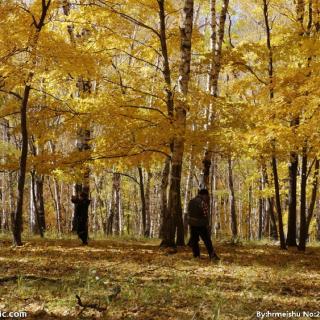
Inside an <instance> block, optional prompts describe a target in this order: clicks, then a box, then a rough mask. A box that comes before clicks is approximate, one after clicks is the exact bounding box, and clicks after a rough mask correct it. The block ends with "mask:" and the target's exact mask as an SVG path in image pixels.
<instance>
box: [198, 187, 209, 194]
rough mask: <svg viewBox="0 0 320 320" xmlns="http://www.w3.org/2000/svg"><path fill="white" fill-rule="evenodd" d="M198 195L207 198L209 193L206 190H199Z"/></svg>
mask: <svg viewBox="0 0 320 320" xmlns="http://www.w3.org/2000/svg"><path fill="white" fill-rule="evenodd" d="M198 194H199V195H206V196H208V195H209V191H208V190H207V189H200V190H199V191H198Z"/></svg>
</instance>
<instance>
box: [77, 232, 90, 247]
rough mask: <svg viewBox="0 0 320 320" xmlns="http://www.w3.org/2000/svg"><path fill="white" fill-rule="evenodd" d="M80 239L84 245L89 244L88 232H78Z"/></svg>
mask: <svg viewBox="0 0 320 320" xmlns="http://www.w3.org/2000/svg"><path fill="white" fill-rule="evenodd" d="M77 233H78V237H79V238H80V239H81V241H82V243H83V244H88V230H78V232H77Z"/></svg>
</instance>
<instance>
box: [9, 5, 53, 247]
mask: <svg viewBox="0 0 320 320" xmlns="http://www.w3.org/2000/svg"><path fill="white" fill-rule="evenodd" d="M50 4H51V0H48V2H46V1H42V12H41V16H40V18H39V21H38V22H37V23H35V24H34V26H35V34H34V38H33V42H32V44H31V45H30V46H29V48H28V49H29V50H35V49H36V47H37V44H38V40H39V36H40V32H41V30H42V28H43V26H44V23H45V18H46V15H47V12H48V9H49V7H50ZM36 63H37V56H36V55H35V56H34V57H33V58H32V69H33V67H35V66H36ZM33 77H34V72H33V71H31V72H29V74H28V77H27V79H26V82H25V83H26V86H25V87H24V92H23V98H22V101H21V106H20V130H21V136H22V146H21V155H20V161H19V176H18V196H17V205H16V211H15V212H14V214H13V217H12V221H13V230H12V231H13V245H15V246H21V245H22V241H21V233H22V211H23V196H24V186H25V179H26V169H27V156H28V127H27V108H28V102H29V96H30V90H31V82H32V80H33Z"/></svg>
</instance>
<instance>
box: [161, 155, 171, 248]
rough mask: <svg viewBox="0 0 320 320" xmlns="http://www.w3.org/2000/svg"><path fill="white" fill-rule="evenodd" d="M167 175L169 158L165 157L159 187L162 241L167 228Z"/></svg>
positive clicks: (168, 172)
mask: <svg viewBox="0 0 320 320" xmlns="http://www.w3.org/2000/svg"><path fill="white" fill-rule="evenodd" d="M169 174H170V158H169V157H167V158H166V160H165V163H164V167H163V171H162V177H161V187H160V229H159V238H161V239H164V236H165V233H166V230H168V228H169V226H168V223H169V218H168V197H167V191H168V185H169ZM162 245H163V246H165V243H163V242H162V243H161V246H162Z"/></svg>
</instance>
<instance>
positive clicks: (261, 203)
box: [258, 177, 264, 240]
mask: <svg viewBox="0 0 320 320" xmlns="http://www.w3.org/2000/svg"><path fill="white" fill-rule="evenodd" d="M262 184H263V181H262V177H261V178H260V179H259V191H260V192H262V190H263V185H262ZM263 204H264V202H263V198H262V195H260V196H259V224H258V239H259V240H261V239H262V231H263V209H264V208H263Z"/></svg>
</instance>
